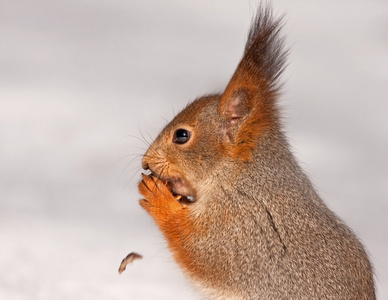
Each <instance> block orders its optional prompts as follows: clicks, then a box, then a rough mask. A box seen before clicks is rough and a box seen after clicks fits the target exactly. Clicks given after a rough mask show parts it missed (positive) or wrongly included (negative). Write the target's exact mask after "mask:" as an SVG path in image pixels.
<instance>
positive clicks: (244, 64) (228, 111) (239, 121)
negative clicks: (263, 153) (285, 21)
mask: <svg viewBox="0 0 388 300" xmlns="http://www.w3.org/2000/svg"><path fill="white" fill-rule="evenodd" d="M280 24H281V20H275V21H274V20H273V18H272V13H271V10H270V9H267V10H265V12H264V13H262V14H258V15H257V17H256V19H255V20H254V22H253V24H252V27H251V29H250V32H249V35H248V41H247V44H246V47H245V53H244V56H243V58H242V60H241V61H240V63H239V65H238V67H237V69H236V71H235V73H234V75H233V76H232V78H231V80H230V82H229V84H228V85H227V87H226V89H225V91H224V92H223V93H222V94H218V95H209V96H205V97H202V98H199V99H197V100H195V101H194V102H192V103H191V104H189V105H188V106H187V107H186V108H185V109H184V110H183V111H181V112H180V113H179V114H178V115H177V116H176V117H175V118H174V119H173V120H172V121H171V123H169V124H168V125H167V126H166V127H165V128H164V129H163V130H162V132H161V133H160V134H159V136H158V137H157V138H156V140H155V141H154V142H153V143H152V144H151V146H150V147H149V149H148V150H147V152H146V154H145V155H144V157H143V162H142V166H143V168H144V169H146V170H147V169H149V170H150V171H151V173H152V174H153V175H154V176H156V177H158V178H159V179H162V180H164V181H165V182H166V183H169V184H170V185H171V188H172V191H173V192H174V193H176V194H179V195H182V196H186V197H188V198H190V197H192V198H196V197H197V196H198V195H199V194H201V192H202V191H203V189H206V187H207V186H211V184H212V181H213V180H215V179H214V178H216V177H217V176H214V174H215V173H216V172H220V170H224V171H225V170H228V169H229V170H233V171H237V170H236V168H237V169H238V168H239V166H243V165H246V163H249V162H251V161H252V160H254V153H255V150H256V148H257V147H258V144H259V143H260V137H261V136H263V135H264V134H266V132H269V131H273V130H278V131H279V120H278V119H279V118H278V113H277V109H276V99H277V97H278V90H279V85H278V78H279V75H280V74H281V72H282V70H283V66H284V62H285V57H286V52H285V51H283V39H282V37H281V36H280V29H281V26H280ZM230 168H232V169H230ZM215 184H217V183H215Z"/></svg>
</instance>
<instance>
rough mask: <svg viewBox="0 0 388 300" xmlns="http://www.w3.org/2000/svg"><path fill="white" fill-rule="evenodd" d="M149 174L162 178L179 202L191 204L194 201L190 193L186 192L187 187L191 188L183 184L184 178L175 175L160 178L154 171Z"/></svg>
mask: <svg viewBox="0 0 388 300" xmlns="http://www.w3.org/2000/svg"><path fill="white" fill-rule="evenodd" d="M151 174H152V175H153V176H155V177H157V178H158V179H160V180H162V182H163V183H164V184H165V185H166V187H167V188H168V189H169V191H170V192H171V194H172V195H173V196H174V198H175V199H176V200H177V201H179V202H180V203H184V204H191V203H194V202H195V198H194V197H193V196H191V195H190V193H187V192H188V190H189V189H190V190H191V188H190V187H188V185H187V184H185V182H184V180H182V179H180V178H176V177H170V178H168V179H167V180H166V179H165V178H160V177H159V176H157V175H156V174H155V173H151Z"/></svg>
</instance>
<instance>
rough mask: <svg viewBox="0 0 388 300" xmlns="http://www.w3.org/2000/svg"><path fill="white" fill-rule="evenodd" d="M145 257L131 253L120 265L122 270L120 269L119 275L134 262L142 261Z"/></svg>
mask: <svg viewBox="0 0 388 300" xmlns="http://www.w3.org/2000/svg"><path fill="white" fill-rule="evenodd" d="M142 258H143V256H141V255H140V254H137V253H135V252H131V253H129V254H128V255H127V256H126V257H125V258H124V259H123V260H122V261H121V264H120V268H119V274H121V273H123V272H124V270H125V268H126V266H127V265H128V264H130V263H131V262H133V261H134V260H136V259H142Z"/></svg>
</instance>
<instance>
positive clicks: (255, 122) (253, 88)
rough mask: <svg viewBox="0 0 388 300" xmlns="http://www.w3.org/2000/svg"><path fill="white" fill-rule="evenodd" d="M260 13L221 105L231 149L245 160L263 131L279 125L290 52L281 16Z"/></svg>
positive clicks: (268, 11)
mask: <svg viewBox="0 0 388 300" xmlns="http://www.w3.org/2000/svg"><path fill="white" fill-rule="evenodd" d="M257 16H258V17H257V18H256V19H255V20H254V22H253V24H252V27H251V30H250V32H249V37H248V42H247V45H246V48H245V53H244V56H243V58H242V60H241V62H240V63H239V65H238V67H237V69H236V71H235V73H234V75H233V77H232V79H231V80H230V82H229V84H228V86H227V87H226V89H225V91H224V93H223V95H222V97H221V100H220V103H219V105H218V112H219V113H220V115H221V117H223V118H224V119H225V137H226V140H227V141H228V142H229V143H230V145H231V148H230V150H231V152H232V154H234V155H235V156H236V157H238V156H240V157H241V158H243V159H244V160H246V159H249V157H250V156H251V150H252V149H253V148H254V147H255V145H256V143H257V139H258V138H259V136H260V134H261V133H262V132H263V130H265V129H268V128H271V127H275V126H277V112H276V103H275V101H276V98H277V94H278V89H279V87H278V78H279V76H280V74H281V72H282V70H283V68H284V62H285V57H286V54H287V51H284V50H283V38H282V37H281V35H280V30H281V19H279V20H274V19H273V18H272V13H271V10H269V9H267V10H265V11H263V12H262V13H258V15H257Z"/></svg>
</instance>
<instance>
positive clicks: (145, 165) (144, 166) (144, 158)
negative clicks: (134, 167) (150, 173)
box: [141, 156, 150, 170]
mask: <svg viewBox="0 0 388 300" xmlns="http://www.w3.org/2000/svg"><path fill="white" fill-rule="evenodd" d="M141 166H142V168H143V169H144V170H148V169H149V168H150V167H149V165H148V162H147V161H146V157H145V156H143V160H142V161H141Z"/></svg>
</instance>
